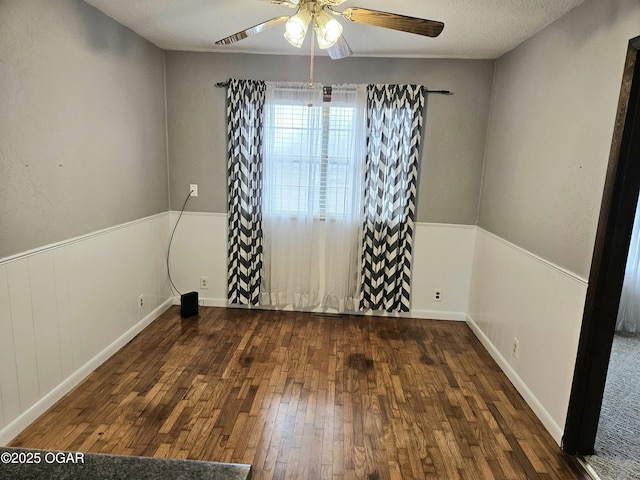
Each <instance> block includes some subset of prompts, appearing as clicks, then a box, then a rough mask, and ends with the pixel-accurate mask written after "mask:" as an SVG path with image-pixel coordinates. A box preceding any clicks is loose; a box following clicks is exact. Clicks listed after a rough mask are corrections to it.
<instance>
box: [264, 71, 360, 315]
mask: <svg viewBox="0 0 640 480" xmlns="http://www.w3.org/2000/svg"><path fill="white" fill-rule="evenodd" d="M365 114H366V91H365V87H364V86H355V85H340V86H334V87H332V95H331V101H330V102H324V101H323V91H322V87H316V88H315V89H309V88H308V86H307V85H306V84H294V83H274V82H267V91H266V96H265V109H264V125H263V127H264V132H263V141H264V189H263V232H264V238H263V248H264V250H263V262H264V264H263V270H262V285H261V297H260V303H261V304H262V305H271V306H287V305H292V306H293V307H295V308H311V307H316V306H326V307H332V308H336V309H339V310H353V309H355V307H356V306H357V304H356V303H355V302H356V299H357V298H358V288H359V287H358V284H359V263H358V262H359V258H360V253H359V242H360V232H361V228H362V213H361V211H362V203H361V197H362V178H363V176H364V172H363V165H364V155H365V149H364V144H365V134H364V128H365Z"/></svg>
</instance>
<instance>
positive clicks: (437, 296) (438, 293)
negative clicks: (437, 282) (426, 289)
mask: <svg viewBox="0 0 640 480" xmlns="http://www.w3.org/2000/svg"><path fill="white" fill-rule="evenodd" d="M433 301H434V302H441V301H442V289H441V288H436V289H435V290H434V291H433Z"/></svg>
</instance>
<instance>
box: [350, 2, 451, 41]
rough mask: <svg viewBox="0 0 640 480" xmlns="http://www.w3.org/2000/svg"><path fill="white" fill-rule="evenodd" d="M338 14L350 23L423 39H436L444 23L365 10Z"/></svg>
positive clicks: (351, 10) (354, 9)
mask: <svg viewBox="0 0 640 480" xmlns="http://www.w3.org/2000/svg"><path fill="white" fill-rule="evenodd" d="M340 14H341V15H342V16H343V17H344V18H346V19H347V20H350V21H352V22H356V23H366V24H367V25H375V26H376V27H384V28H390V29H392V30H400V31H402V32H409V33H415V34H418V35H424V36H425V37H437V36H438V35H440V32H442V29H443V28H444V23H442V22H437V21H435V20H425V19H422V18H416V17H407V16H405V15H398V14H396V13H387V12H379V11H377V10H369V9H367V8H358V7H354V8H345V9H344V10H343V11H342V12H340Z"/></svg>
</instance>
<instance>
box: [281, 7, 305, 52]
mask: <svg viewBox="0 0 640 480" xmlns="http://www.w3.org/2000/svg"><path fill="white" fill-rule="evenodd" d="M309 23H311V12H309V10H307V9H306V8H300V9H299V10H298V11H297V12H296V14H295V15H293V16H292V17H291V18H289V20H287V23H286V24H285V26H284V30H285V32H284V38H286V39H287V42H289V43H290V44H291V45H293V46H294V47H298V48H300V47H301V46H302V42H303V41H304V37H305V35H306V34H307V29H308V28H309Z"/></svg>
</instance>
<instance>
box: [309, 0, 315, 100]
mask: <svg viewBox="0 0 640 480" xmlns="http://www.w3.org/2000/svg"><path fill="white" fill-rule="evenodd" d="M311 22H312V24H311V65H310V66H309V88H316V84H315V83H314V81H313V61H314V59H315V53H316V48H315V47H316V29H315V23H316V12H315V10H314V11H313V16H312V17H311ZM309 106H310V107H311V106H312V104H309Z"/></svg>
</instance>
